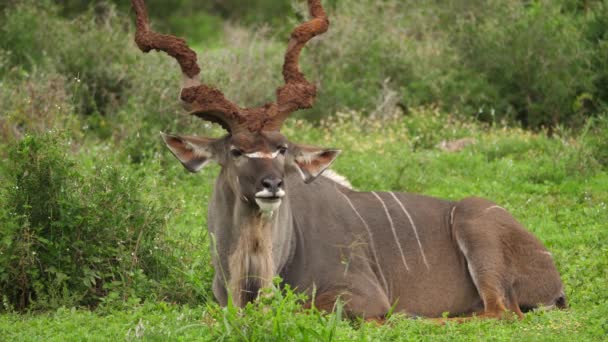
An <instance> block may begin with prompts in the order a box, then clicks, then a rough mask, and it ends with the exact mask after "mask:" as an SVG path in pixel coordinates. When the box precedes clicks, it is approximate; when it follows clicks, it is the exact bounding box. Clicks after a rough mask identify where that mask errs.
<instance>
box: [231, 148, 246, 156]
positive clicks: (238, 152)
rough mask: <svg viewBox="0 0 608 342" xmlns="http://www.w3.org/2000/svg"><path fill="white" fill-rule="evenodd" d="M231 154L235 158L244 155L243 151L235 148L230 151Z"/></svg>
mask: <svg viewBox="0 0 608 342" xmlns="http://www.w3.org/2000/svg"><path fill="white" fill-rule="evenodd" d="M230 154H231V155H232V156H233V157H234V158H238V157H240V156H242V155H243V151H241V150H239V149H238V148H233V149H231V150H230Z"/></svg>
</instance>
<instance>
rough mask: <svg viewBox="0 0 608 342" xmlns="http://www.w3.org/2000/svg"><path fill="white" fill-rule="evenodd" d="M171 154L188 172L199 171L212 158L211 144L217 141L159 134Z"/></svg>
mask: <svg viewBox="0 0 608 342" xmlns="http://www.w3.org/2000/svg"><path fill="white" fill-rule="evenodd" d="M160 135H161V136H162V137H163V140H164V141H165V144H167V147H168V148H169V150H171V153H173V155H174V156H175V157H176V158H177V159H178V160H179V161H180V162H181V163H182V164H183V165H184V167H185V168H186V169H188V171H190V172H198V171H200V170H201V169H202V168H203V167H204V166H205V165H207V163H208V162H209V161H211V160H212V159H213V158H214V153H213V151H212V148H211V144H212V143H213V142H215V141H216V140H217V139H209V138H200V137H193V136H183V137H182V136H178V135H171V134H165V133H163V132H160Z"/></svg>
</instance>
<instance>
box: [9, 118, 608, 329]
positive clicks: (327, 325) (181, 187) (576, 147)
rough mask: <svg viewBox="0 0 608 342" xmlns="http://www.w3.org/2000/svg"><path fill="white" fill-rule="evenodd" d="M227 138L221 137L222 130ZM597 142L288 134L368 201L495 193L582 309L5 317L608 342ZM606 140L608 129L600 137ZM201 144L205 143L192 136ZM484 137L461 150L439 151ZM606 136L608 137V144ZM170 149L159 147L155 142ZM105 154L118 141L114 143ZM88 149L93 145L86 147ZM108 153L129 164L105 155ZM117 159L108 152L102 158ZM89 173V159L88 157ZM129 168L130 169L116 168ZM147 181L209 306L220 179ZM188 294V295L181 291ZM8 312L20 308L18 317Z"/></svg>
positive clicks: (71, 312) (290, 129) (408, 132)
mask: <svg viewBox="0 0 608 342" xmlns="http://www.w3.org/2000/svg"><path fill="white" fill-rule="evenodd" d="M213 132H214V133H215V134H220V133H221V132H220V131H219V130H214V131H213ZM592 132H595V131H589V132H588V133H587V135H585V134H583V135H579V136H571V135H568V134H566V133H563V134H561V135H560V133H559V132H558V133H557V134H556V135H554V137H553V138H548V137H547V136H546V135H545V134H542V133H541V134H535V133H530V132H527V131H523V130H520V129H517V128H506V127H498V126H494V127H489V126H482V125H479V124H475V123H470V122H462V121H458V120H454V119H453V118H451V117H448V116H447V115H445V114H442V113H439V112H437V111H434V110H419V111H415V112H414V113H413V114H412V115H410V116H407V117H405V118H404V119H400V120H397V121H384V122H382V121H369V120H366V119H361V118H360V116H358V115H355V114H340V115H338V116H337V119H335V120H334V121H333V122H331V123H324V124H322V125H321V126H320V127H313V126H312V125H310V124H308V123H305V122H302V121H296V120H294V121H291V122H290V123H289V125H288V126H287V127H286V128H285V129H284V133H285V134H286V135H287V136H288V137H290V138H291V140H292V141H294V142H302V143H313V144H317V145H322V146H328V147H329V146H332V147H339V148H342V149H343V150H344V152H343V154H342V155H341V156H340V157H339V159H338V161H337V162H336V164H335V166H334V169H335V170H336V171H338V172H339V173H342V174H344V175H345V176H347V177H348V178H349V179H350V180H351V182H352V183H353V185H354V186H355V187H356V188H358V189H360V190H389V189H390V190H397V191H409V192H418V193H424V194H428V195H433V196H438V197H443V198H448V199H459V198H462V197H466V196H472V195H477V196H483V197H487V198H489V199H492V200H494V201H496V202H497V203H499V204H500V205H502V206H504V207H505V208H507V209H508V210H509V211H511V212H512V213H513V214H514V215H515V216H516V217H517V218H518V219H519V220H520V221H521V222H522V223H523V224H524V225H525V226H526V227H528V229H530V230H531V231H532V232H534V233H535V234H536V236H538V237H539V238H540V239H541V240H542V241H543V242H544V243H545V244H546V245H547V247H548V248H549V249H550V250H551V252H552V253H553V255H554V258H555V261H556V263H557V266H558V269H559V270H560V272H561V274H562V278H563V280H564V283H565V289H566V293H567V296H568V300H569V304H570V306H571V307H570V308H569V309H568V310H565V311H552V312H535V313H529V314H527V315H526V318H525V319H524V320H523V321H515V322H513V321H473V322H471V323H466V324H448V325H446V326H437V325H435V324H433V323H430V322H428V321H425V320H413V319H408V318H406V317H403V316H400V315H394V316H392V317H391V318H390V319H389V320H388V322H387V323H386V324H385V325H383V326H377V325H375V324H371V323H362V322H359V321H357V320H347V319H344V318H342V313H341V308H340V307H338V308H337V310H336V312H335V313H333V314H321V313H319V312H316V311H314V310H313V311H306V310H303V309H302V308H301V306H300V301H299V297H298V296H297V295H295V294H293V293H291V292H289V291H288V292H287V293H278V292H277V293H275V294H274V296H273V297H271V298H266V299H264V300H263V301H262V302H260V303H257V304H255V305H249V306H248V307H247V308H245V309H243V310H237V309H235V308H220V307H219V306H217V304H215V303H214V302H213V300H211V299H210V300H208V301H206V302H199V303H194V304H190V305H184V304H176V303H167V302H166V301H163V300H162V298H158V299H157V300H148V301H138V300H133V301H130V302H126V303H124V302H121V300H120V299H117V298H114V299H113V300H112V301H107V302H106V303H102V304H101V305H100V306H99V307H98V308H97V309H96V310H94V311H90V310H88V309H86V308H60V309H58V310H55V311H46V312H42V313H41V312H30V313H26V314H18V313H11V312H10V310H9V312H7V313H4V314H2V315H0V334H1V336H3V338H7V339H8V340H57V341H64V340H83V339H86V340H110V339H127V340H131V339H137V338H138V337H143V338H145V339H148V340H216V339H223V340H277V341H279V340H280V341H282V340H309V341H316V340H322V341H329V340H364V341H365V340H367V341H378V340H433V341H435V340H450V341H453V340H472V339H473V340H514V339H517V340H564V339H567V340H602V339H604V340H605V339H606V337H605V336H606V334H608V318H607V317H608V286H607V285H606V284H608V242H607V241H608V229H607V228H608V227H607V226H606V225H607V222H608V170H607V169H606V166H605V165H602V164H601V163H599V162H598V161H597V158H595V156H596V153H597V150H596V149H594V145H593V142H594V141H598V140H599V141H601V140H602V137H599V139H598V136H597V135H594V134H595V133H592ZM600 132H601V131H600ZM181 133H184V134H189V133H193V132H181ZM461 137H472V138H474V139H475V141H476V143H475V144H473V145H470V146H468V147H466V148H465V149H464V150H462V151H460V152H458V153H447V152H443V151H441V150H439V149H438V148H436V147H435V146H436V145H437V144H438V143H439V142H440V141H441V140H444V139H448V140H450V139H457V138H461ZM604 138H606V137H604ZM157 143H158V144H159V146H160V139H159V141H158V142H157ZM104 144H107V143H104ZM85 149H86V147H85ZM92 150H94V151H95V153H97V154H103V153H106V154H109V155H113V154H119V153H121V152H120V151H116V152H112V151H113V149H111V148H104V147H103V146H101V147H100V146H97V147H95V148H94V149H92ZM103 151H105V152H103ZM81 155H84V156H81V157H79V158H81V159H82V160H83V161H84V163H85V164H86V163H87V162H88V158H91V157H90V156H86V153H82V154H81ZM117 162H118V161H117ZM131 168H132V171H133V175H134V177H135V176H136V177H140V179H141V180H142V182H143V185H142V189H141V191H142V196H143V197H144V198H147V199H148V200H150V201H152V202H158V203H171V208H172V210H171V211H170V212H168V213H167V214H166V217H165V219H166V220H167V226H168V227H169V234H170V235H171V236H172V239H173V240H174V241H176V242H180V243H184V242H187V244H181V245H180V244H177V245H176V246H190V247H189V248H193V249H192V250H186V251H181V254H180V251H175V252H176V253H178V254H179V255H180V256H179V258H180V259H182V263H183V265H184V267H183V269H182V270H181V271H180V272H181V274H183V280H182V281H183V282H185V283H189V284H190V288H192V289H194V290H193V291H198V292H199V293H203V294H205V295H206V298H210V296H211V294H210V280H211V275H212V269H211V266H210V261H209V255H208V252H207V243H208V241H207V234H206V230H205V224H206V206H207V202H208V200H209V196H210V193H211V191H212V187H213V182H214V179H215V177H216V175H217V172H218V170H219V168H218V167H215V166H214V167H210V168H207V169H205V170H204V171H202V172H201V173H200V174H196V175H193V174H189V173H187V172H186V171H184V170H183V167H182V166H181V165H180V164H179V163H178V162H177V161H175V160H174V159H173V157H172V156H171V155H170V153H169V152H168V151H164V152H163V153H159V154H154V155H153V157H151V158H149V159H146V160H145V161H144V162H142V163H139V164H132V165H131ZM182 296H184V297H187V296H188V294H187V293H185V294H182ZM9 309H10V308H9Z"/></svg>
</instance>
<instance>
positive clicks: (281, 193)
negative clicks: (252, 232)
mask: <svg viewBox="0 0 608 342" xmlns="http://www.w3.org/2000/svg"><path fill="white" fill-rule="evenodd" d="M283 197H285V190H283V189H279V190H278V191H276V192H271V191H268V190H267V189H264V190H262V191H258V192H257V193H256V194H255V203H256V204H257V205H258V207H260V211H261V212H264V213H268V212H273V211H275V210H277V209H279V207H280V206H281V203H282V201H283Z"/></svg>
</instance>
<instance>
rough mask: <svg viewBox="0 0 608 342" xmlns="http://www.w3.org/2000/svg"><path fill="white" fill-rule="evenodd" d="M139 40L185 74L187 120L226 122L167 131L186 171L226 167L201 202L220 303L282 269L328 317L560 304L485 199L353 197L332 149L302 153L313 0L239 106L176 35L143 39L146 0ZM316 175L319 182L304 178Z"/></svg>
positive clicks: (138, 8)
mask: <svg viewBox="0 0 608 342" xmlns="http://www.w3.org/2000/svg"><path fill="white" fill-rule="evenodd" d="M132 2H133V7H134V9H135V13H136V16H137V33H136V36H135V41H136V43H137V45H138V46H139V48H140V49H141V50H142V51H143V52H148V51H150V50H160V51H164V52H166V53H167V54H169V55H170V56H172V57H174V58H175V59H176V60H177V62H178V63H179V65H180V67H181V70H182V73H183V76H184V78H183V85H182V89H181V93H180V97H181V100H182V101H183V103H184V104H185V106H186V108H187V109H188V110H189V111H190V113H191V114H194V115H196V116H198V117H200V118H201V119H204V120H208V121H211V122H214V123H217V124H219V125H221V126H222V127H223V128H224V129H225V130H226V131H227V132H228V134H227V135H226V136H224V137H222V138H218V139H212V138H199V137H194V136H177V135H168V134H162V137H163V139H164V141H165V143H166V144H167V146H168V147H169V149H170V150H171V152H172V153H173V154H174V155H175V156H176V157H177V159H179V160H180V161H181V163H182V164H183V165H184V166H185V167H186V168H187V169H188V170H190V171H192V172H197V171H199V170H200V169H201V168H202V167H203V166H204V165H205V164H207V163H208V162H209V161H212V160H213V161H216V162H217V163H219V165H220V166H221V172H220V175H219V177H218V179H217V181H216V184H215V189H214V192H213V197H212V199H211V202H210V204H209V219H208V224H209V232H210V233H211V235H212V237H213V239H212V246H211V251H212V258H213V265H214V267H215V278H214V281H213V292H214V294H215V297H216V298H217V300H218V301H219V302H220V303H221V304H222V305H226V304H227V301H228V296H229V295H231V296H232V298H233V301H234V303H235V304H236V305H239V306H243V305H245V304H246V303H248V302H250V301H252V300H255V299H256V297H257V296H258V292H259V290H260V289H261V288H264V287H267V286H270V285H271V282H272V278H273V277H274V276H276V275H279V276H280V277H281V278H282V279H283V281H284V283H287V284H290V285H291V286H292V287H293V288H295V289H297V290H299V291H303V292H306V293H308V294H309V295H312V293H313V291H315V293H316V294H315V296H314V305H316V306H317V307H318V308H320V309H326V310H331V309H332V307H333V305H334V303H335V301H336V300H337V299H338V298H340V299H341V300H343V301H344V302H345V309H346V310H347V311H348V312H349V313H350V314H352V315H357V316H362V317H365V318H370V319H374V318H378V319H381V318H382V317H384V316H385V315H386V314H387V313H388V312H389V311H390V310H391V307H393V306H394V308H395V310H396V311H400V312H404V313H406V314H410V315H414V316H426V317H438V316H441V315H442V313H444V312H449V313H450V315H453V316H471V315H473V314H476V315H477V316H484V317H495V318H500V317H502V316H503V314H504V313H505V312H508V311H511V312H514V313H515V314H517V315H518V316H519V317H522V315H523V314H522V310H523V311H526V310H529V309H531V308H534V307H536V306H538V305H543V306H548V307H552V306H557V307H565V306H566V299H565V295H564V291H563V287H562V283H561V280H560V276H559V273H558V271H557V269H556V267H555V265H554V263H553V260H552V257H551V254H550V253H549V252H548V251H547V249H545V247H544V246H543V245H542V243H541V242H540V241H539V240H538V239H536V238H535V237H534V236H533V235H532V234H531V233H529V232H528V231H526V230H525V229H524V228H523V227H522V225H521V224H520V223H518V222H517V221H516V220H515V219H514V218H513V217H512V216H511V215H510V214H509V213H508V212H507V211H506V210H505V209H503V208H501V207H499V206H497V205H496V204H494V203H492V202H490V201H488V200H485V199H481V198H467V199H464V200H461V201H458V202H451V201H446V200H441V199H436V198H431V197H426V196H422V195H416V194H408V193H395V192H357V191H354V190H352V189H351V188H349V187H348V186H345V184H342V183H341V182H338V181H335V180H334V179H332V178H331V177H328V176H323V177H319V176H320V175H321V174H322V173H323V172H324V171H325V170H326V169H327V168H328V167H329V165H330V164H331V163H332V162H333V161H334V159H335V158H336V157H337V156H338V154H339V152H340V151H339V150H336V149H324V148H316V147H311V146H304V145H297V144H294V143H291V142H289V141H288V140H287V139H286V138H285V137H284V136H283V135H282V134H281V133H280V128H281V125H282V123H283V122H284V121H285V119H286V118H287V117H288V115H289V114H290V113H292V112H294V111H296V110H298V109H302V108H309V107H311V106H312V104H313V100H314V98H315V95H316V88H315V86H314V85H313V84H311V83H309V82H308V81H307V80H306V78H305V77H304V75H303V74H302V72H301V71H300V70H299V66H298V59H299V55H300V52H301V50H302V48H303V47H304V45H305V44H306V43H307V42H308V41H309V40H310V39H312V38H313V37H314V36H316V35H318V34H321V33H324V32H325V31H326V30H327V29H328V26H329V21H328V19H327V16H326V14H325V12H324V9H323V7H322V5H321V3H320V0H308V6H309V11H310V15H311V16H312V19H311V20H310V21H308V22H305V23H303V24H301V25H299V26H297V27H296V28H295V30H294V31H293V33H292V34H291V38H290V40H289V44H288V47H287V52H286V55H285V61H284V65H283V77H284V80H285V84H284V85H283V86H281V87H280V88H278V89H277V91H276V97H277V100H276V102H275V103H269V104H266V105H264V106H261V107H257V108H241V107H239V106H237V105H235V104H233V103H232V102H230V101H229V100H228V99H226V98H225V97H224V94H223V93H222V92H221V91H219V90H217V89H215V88H212V87H210V86H207V85H205V84H201V83H200V81H199V72H200V68H199V66H198V65H197V60H196V54H195V53H194V51H193V50H191V49H190V48H189V47H188V46H187V44H186V42H185V41H184V40H182V39H180V38H177V37H174V36H170V35H162V34H158V33H156V32H154V31H151V30H150V28H149V23H148V16H147V13H146V8H145V4H144V1H143V0H133V1H132ZM313 181H314V182H313ZM309 183H310V184H309Z"/></svg>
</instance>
